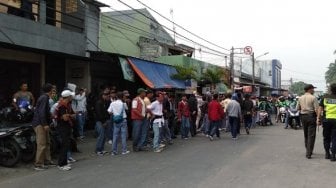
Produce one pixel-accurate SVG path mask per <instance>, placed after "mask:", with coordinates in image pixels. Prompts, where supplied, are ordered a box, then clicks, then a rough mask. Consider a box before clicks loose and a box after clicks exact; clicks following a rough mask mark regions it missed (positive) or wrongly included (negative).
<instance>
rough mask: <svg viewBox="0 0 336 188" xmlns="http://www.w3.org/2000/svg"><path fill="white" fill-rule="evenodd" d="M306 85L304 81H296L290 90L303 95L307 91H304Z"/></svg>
mask: <svg viewBox="0 0 336 188" xmlns="http://www.w3.org/2000/svg"><path fill="white" fill-rule="evenodd" d="M305 85H306V83H304V82H295V83H293V84H292V85H291V86H290V88H289V91H290V92H291V93H293V94H297V95H303V94H304V93H305V92H304V87H305Z"/></svg>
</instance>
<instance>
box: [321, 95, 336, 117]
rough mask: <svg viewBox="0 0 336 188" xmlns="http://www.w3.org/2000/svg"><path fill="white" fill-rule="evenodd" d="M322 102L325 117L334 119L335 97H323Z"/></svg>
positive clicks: (335, 113)
mask: <svg viewBox="0 0 336 188" xmlns="http://www.w3.org/2000/svg"><path fill="white" fill-rule="evenodd" d="M323 103H324V109H325V115H326V119H336V99H331V98H325V99H324V101H323Z"/></svg>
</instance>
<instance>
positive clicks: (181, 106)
mask: <svg viewBox="0 0 336 188" xmlns="http://www.w3.org/2000/svg"><path fill="white" fill-rule="evenodd" d="M177 109H178V110H177V111H178V113H177V114H178V121H179V122H181V137H182V139H185V140H187V139H188V135H189V131H190V110H189V105H188V102H187V96H186V95H183V96H182V100H181V101H180V102H179V103H178V108H177Z"/></svg>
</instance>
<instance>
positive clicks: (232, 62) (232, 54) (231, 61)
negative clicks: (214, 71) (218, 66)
mask: <svg viewBox="0 0 336 188" xmlns="http://www.w3.org/2000/svg"><path fill="white" fill-rule="evenodd" d="M230 73H231V76H230V84H231V89H232V91H233V89H234V48H233V47H232V48H231V52H230Z"/></svg>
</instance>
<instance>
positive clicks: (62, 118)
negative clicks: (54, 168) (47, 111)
mask: <svg viewBox="0 0 336 188" xmlns="http://www.w3.org/2000/svg"><path fill="white" fill-rule="evenodd" d="M61 96H62V99H61V100H60V101H59V102H58V105H57V111H56V115H57V130H58V132H59V134H60V138H61V147H60V153H59V156H58V168H59V169H60V170H63V171H68V170H71V166H70V165H69V164H68V152H69V151H70V137H71V132H72V127H73V124H74V123H73V121H74V120H75V118H76V114H75V113H74V111H73V110H72V107H71V100H72V97H74V96H75V93H73V92H71V91H69V90H64V91H63V92H62V93H61Z"/></svg>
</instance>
